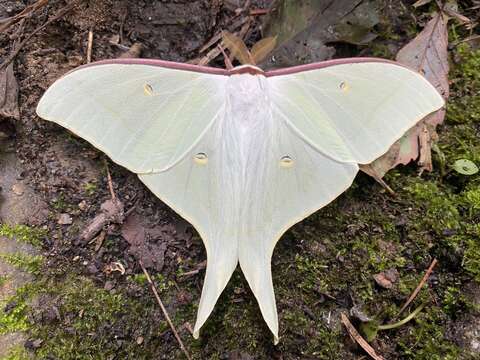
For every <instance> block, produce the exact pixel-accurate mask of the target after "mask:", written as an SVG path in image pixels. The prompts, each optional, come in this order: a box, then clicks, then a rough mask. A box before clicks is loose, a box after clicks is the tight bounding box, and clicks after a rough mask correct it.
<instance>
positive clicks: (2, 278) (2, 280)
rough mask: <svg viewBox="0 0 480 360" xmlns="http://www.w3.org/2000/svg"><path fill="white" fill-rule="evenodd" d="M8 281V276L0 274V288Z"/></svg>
mask: <svg viewBox="0 0 480 360" xmlns="http://www.w3.org/2000/svg"><path fill="white" fill-rule="evenodd" d="M7 282H8V276H6V275H0V288H1V287H2V286H4V285H5V284H6V283H7Z"/></svg>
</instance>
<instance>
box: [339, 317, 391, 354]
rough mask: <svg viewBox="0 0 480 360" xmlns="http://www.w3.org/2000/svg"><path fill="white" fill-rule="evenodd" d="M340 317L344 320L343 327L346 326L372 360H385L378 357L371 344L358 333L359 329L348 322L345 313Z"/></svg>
mask: <svg viewBox="0 0 480 360" xmlns="http://www.w3.org/2000/svg"><path fill="white" fill-rule="evenodd" d="M340 316H341V318H342V323H343V325H345V327H346V329H347V331H348V333H349V334H350V336H351V337H352V338H353V339H354V340H355V341H356V342H357V343H358V345H360V346H361V347H362V348H363V350H365V351H366V352H367V354H368V355H370V356H371V357H372V359H375V360H385V359H384V358H383V356H380V355H377V353H376V352H375V350H374V349H373V348H372V347H371V346H370V344H369V343H367V341H366V340H365V339H364V338H363V337H362V336H361V335H360V334H359V333H358V331H357V329H355V327H354V326H353V325H352V323H351V322H350V320H348V317H347V315H345V314H344V313H341V315H340Z"/></svg>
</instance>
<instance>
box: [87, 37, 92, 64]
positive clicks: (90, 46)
mask: <svg viewBox="0 0 480 360" xmlns="http://www.w3.org/2000/svg"><path fill="white" fill-rule="evenodd" d="M92 48H93V30H92V29H90V30H88V45H87V64H90V63H91V62H92Z"/></svg>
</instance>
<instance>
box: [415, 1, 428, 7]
mask: <svg viewBox="0 0 480 360" xmlns="http://www.w3.org/2000/svg"><path fill="white" fill-rule="evenodd" d="M431 2H432V0H417V1H415V3H414V4H413V7H415V8H417V7H420V6H423V5H426V4H429V3H431Z"/></svg>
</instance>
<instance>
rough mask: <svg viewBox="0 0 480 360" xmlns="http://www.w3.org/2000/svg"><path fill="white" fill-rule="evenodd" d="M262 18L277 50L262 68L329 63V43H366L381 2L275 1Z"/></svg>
mask: <svg viewBox="0 0 480 360" xmlns="http://www.w3.org/2000/svg"><path fill="white" fill-rule="evenodd" d="M272 5H273V6H272V8H271V9H270V11H269V13H268V15H267V16H266V18H265V23H264V26H263V34H264V36H278V39H277V45H276V48H275V49H274V50H273V52H272V56H270V57H269V58H268V60H267V61H264V62H262V64H261V65H262V69H270V68H275V67H276V68H278V67H286V66H293V65H298V64H305V63H311V62H316V61H323V60H328V59H331V58H332V57H333V55H334V54H335V48H334V47H333V46H330V45H329V44H331V43H334V42H339V41H340V42H348V43H354V44H365V43H368V42H369V41H370V40H371V39H373V38H374V37H375V34H373V33H371V31H372V29H373V27H374V26H375V25H376V24H378V22H379V19H380V18H379V14H380V10H379V9H380V8H381V1H378V0H372V1H363V0H336V1H332V0H303V1H298V0H278V1H274V2H272Z"/></svg>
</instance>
